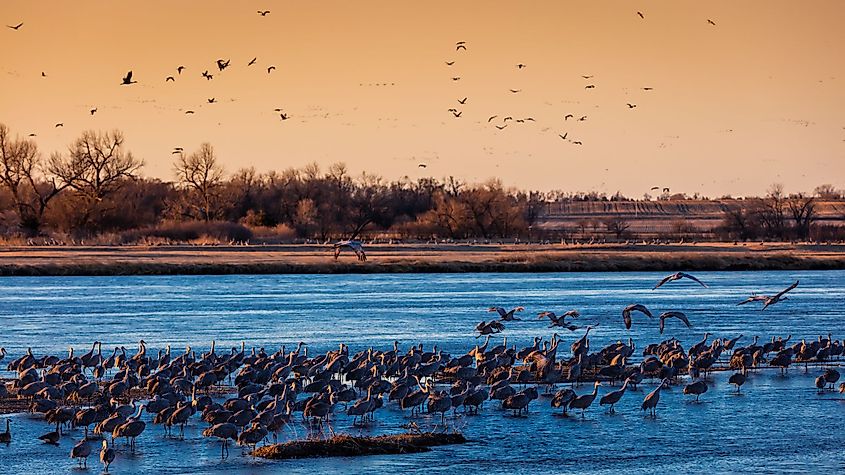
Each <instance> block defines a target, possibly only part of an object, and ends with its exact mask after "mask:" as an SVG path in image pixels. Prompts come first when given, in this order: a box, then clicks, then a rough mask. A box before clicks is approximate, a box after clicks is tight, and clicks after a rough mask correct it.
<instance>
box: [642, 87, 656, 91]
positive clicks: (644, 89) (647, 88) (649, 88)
mask: <svg viewBox="0 0 845 475" xmlns="http://www.w3.org/2000/svg"><path fill="white" fill-rule="evenodd" d="M652 89H654V88H653V87H644V88H643V91H650V90H652Z"/></svg>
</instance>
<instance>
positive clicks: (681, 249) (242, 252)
mask: <svg viewBox="0 0 845 475" xmlns="http://www.w3.org/2000/svg"><path fill="white" fill-rule="evenodd" d="M366 251H367V254H368V260H367V262H358V261H357V260H355V258H354V256H352V255H351V253H344V254H342V255H341V258H340V259H339V260H338V261H337V262H335V261H334V260H333V258H332V254H331V251H330V249H329V248H328V247H327V246H320V245H272V246H271V245H256V246H188V245H184V246H156V247H150V246H124V247H106V246H103V247H98V246H90V247H81V246H80V247H4V248H0V276H120V275H226V274H383V273H384V274H387V273H397V274H399V273H471V272H508V273H519V272H625V271H676V270H688V271H730V270H735V271H747V270H841V269H845V245H793V244H788V243H766V244H760V243H745V244H737V245H734V244H731V243H704V244H672V245H622V244H605V245H559V244H547V245H541V244H530V245H524V244H523V245H520V244H504V245H493V244H483V245H469V244H441V245H430V244H397V245H388V244H374V245H369V246H366Z"/></svg>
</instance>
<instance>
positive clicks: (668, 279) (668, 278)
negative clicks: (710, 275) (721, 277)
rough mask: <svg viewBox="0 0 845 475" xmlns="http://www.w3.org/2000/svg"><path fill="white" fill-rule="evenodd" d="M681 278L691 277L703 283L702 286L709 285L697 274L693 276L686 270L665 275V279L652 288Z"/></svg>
mask: <svg viewBox="0 0 845 475" xmlns="http://www.w3.org/2000/svg"><path fill="white" fill-rule="evenodd" d="M681 279H689V280H692V281H693V282H698V283H699V284H701V286H702V287H705V288H706V287H707V284H705V283H704V282H702V281H700V280H698V279H697V278H696V277H695V276H693V275H691V274H687V273H686V272H675V273H674V274H672V275H668V276H666V277H664V278H663V280H661V281H660V282H658V283H657V285H655V286H654V288H653V289H651V290H655V289H657V288H658V287H660V286H662V285H663V284H665V283H667V282H673V281H676V280H681Z"/></svg>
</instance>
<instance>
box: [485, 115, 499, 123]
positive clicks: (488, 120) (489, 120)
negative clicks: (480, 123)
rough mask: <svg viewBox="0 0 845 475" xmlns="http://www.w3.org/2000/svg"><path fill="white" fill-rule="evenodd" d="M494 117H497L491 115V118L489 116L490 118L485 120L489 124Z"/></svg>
mask: <svg viewBox="0 0 845 475" xmlns="http://www.w3.org/2000/svg"><path fill="white" fill-rule="evenodd" d="M496 117H499V116H497V115H491V116H490V118H489V119H487V122H488V123H490V122H491V121H492V120H493V119H495V118H496Z"/></svg>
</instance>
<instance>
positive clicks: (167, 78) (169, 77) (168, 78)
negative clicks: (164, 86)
mask: <svg viewBox="0 0 845 475" xmlns="http://www.w3.org/2000/svg"><path fill="white" fill-rule="evenodd" d="M167 81H173V82H176V78H174V77H173V76H167V77H166V78H164V82H167Z"/></svg>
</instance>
